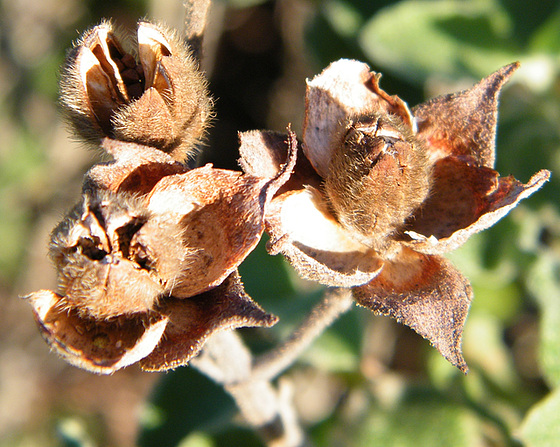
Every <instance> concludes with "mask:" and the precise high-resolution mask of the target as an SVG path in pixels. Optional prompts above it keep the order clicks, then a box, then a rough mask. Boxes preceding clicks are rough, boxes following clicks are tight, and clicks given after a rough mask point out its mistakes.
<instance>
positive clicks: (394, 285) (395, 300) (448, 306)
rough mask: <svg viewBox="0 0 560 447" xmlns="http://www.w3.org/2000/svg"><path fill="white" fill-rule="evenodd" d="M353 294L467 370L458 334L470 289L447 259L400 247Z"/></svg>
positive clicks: (470, 293) (360, 302)
mask: <svg viewBox="0 0 560 447" xmlns="http://www.w3.org/2000/svg"><path fill="white" fill-rule="evenodd" d="M353 293H354V297H355V298H356V301H357V302H358V304H360V305H362V306H365V307H367V308H369V309H371V310H373V311H374V312H375V313H377V314H380V315H386V316H389V317H392V318H395V319H396V320H397V321H399V322H400V323H403V324H405V325H407V326H409V327H411V328H412V329H414V330H415V331H416V332H417V333H418V334H420V335H422V336H423V337H424V338H426V339H428V340H429V341H430V342H431V343H432V344H433V345H434V347H435V348H437V349H438V351H439V352H441V354H442V355H443V356H444V357H445V358H446V359H447V360H448V361H449V362H451V363H452V364H453V365H455V366H456V367H458V368H459V369H460V370H461V371H463V372H467V370H468V368H467V364H466V363H465V360H464V358H463V355H462V354H461V338H462V334H463V325H464V323H465V320H466V318H467V313H468V310H469V306H470V302H471V300H472V289H471V286H470V284H469V282H468V281H467V279H465V278H464V277H463V275H461V273H459V271H457V269H456V268H455V267H454V266H453V265H452V264H451V263H450V262H449V261H448V260H446V259H445V258H442V257H439V256H428V255H423V254H419V253H415V252H414V251H412V250H409V249H404V250H403V251H402V252H401V253H400V254H399V255H398V256H397V257H396V258H395V259H393V260H391V261H389V262H386V263H385V266H384V267H383V270H382V271H381V273H380V274H379V275H378V276H377V277H376V278H375V279H373V280H372V281H371V282H370V283H368V284H366V285H364V286H360V287H356V288H354V290H353Z"/></svg>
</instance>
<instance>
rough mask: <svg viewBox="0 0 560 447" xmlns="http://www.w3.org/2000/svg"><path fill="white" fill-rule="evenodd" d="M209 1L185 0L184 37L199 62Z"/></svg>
mask: <svg viewBox="0 0 560 447" xmlns="http://www.w3.org/2000/svg"><path fill="white" fill-rule="evenodd" d="M210 3H211V0H185V13H186V14H185V38H186V40H187V43H188V44H189V47H190V49H191V51H192V53H193V55H194V57H195V58H196V59H197V60H198V62H199V63H200V61H201V59H202V41H203V38H204V30H205V29H206V19H207V16H208V12H209V10H210Z"/></svg>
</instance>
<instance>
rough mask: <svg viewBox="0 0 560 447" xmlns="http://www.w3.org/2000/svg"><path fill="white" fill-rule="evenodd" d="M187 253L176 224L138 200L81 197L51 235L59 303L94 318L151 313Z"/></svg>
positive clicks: (100, 194) (127, 196)
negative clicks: (61, 293) (153, 211)
mask: <svg viewBox="0 0 560 447" xmlns="http://www.w3.org/2000/svg"><path fill="white" fill-rule="evenodd" d="M192 252H193V251H192V250H191V251H189V249H188V247H184V246H183V244H182V242H181V230H180V228H179V226H178V225H177V224H176V223H175V222H173V221H171V220H169V219H165V218H162V217H161V216H157V215H154V214H153V213H150V212H149V211H147V210H146V209H145V205H144V204H143V200H142V199H139V198H135V197H134V196H132V195H130V194H122V193H121V194H118V195H117V194H114V193H112V192H109V191H102V192H96V193H94V194H85V195H84V196H83V199H82V201H81V202H80V203H79V204H78V205H77V206H76V207H74V209H73V210H72V211H71V212H70V213H69V215H68V216H67V217H66V219H64V220H63V221H62V222H61V223H60V224H59V225H58V226H57V227H56V228H55V229H54V231H53V234H52V237H51V246H50V255H51V257H52V258H53V261H54V262H55V264H56V265H57V267H58V273H59V285H60V290H61V291H63V295H64V299H63V301H62V302H61V303H60V305H61V306H63V307H68V308H74V307H75V308H77V309H79V310H80V312H81V313H82V314H83V315H84V316H88V317H94V318H99V319H107V318H111V317H113V316H118V315H123V314H124V315H131V314H135V313H139V312H147V311H150V310H151V309H152V308H153V307H154V305H155V304H156V301H157V299H158V297H160V296H162V295H164V294H165V293H166V292H169V291H170V290H171V289H172V288H173V282H174V281H175V279H176V278H177V277H178V276H179V275H180V274H181V271H182V269H184V268H185V267H186V265H188V263H189V254H193V253H192Z"/></svg>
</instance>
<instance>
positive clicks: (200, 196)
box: [27, 140, 297, 373]
mask: <svg viewBox="0 0 560 447" xmlns="http://www.w3.org/2000/svg"><path fill="white" fill-rule="evenodd" d="M296 146H297V145H296V144H295V140H294V144H293V147H294V148H295V147H296ZM104 149H105V150H106V151H107V152H109V153H111V154H112V155H113V156H114V157H115V161H113V162H111V163H106V164H100V165H97V166H94V167H93V168H92V169H91V170H90V172H88V174H86V179H85V182H84V191H83V195H82V199H81V201H80V202H79V203H78V204H77V205H76V206H75V207H74V208H73V209H72V211H70V213H69V214H68V216H66V218H65V219H64V220H63V221H62V222H61V223H60V224H59V225H58V226H57V227H56V228H55V230H54V231H53V234H52V237H51V244H50V255H51V258H52V259H53V261H54V263H55V266H56V268H57V272H58V278H59V288H58V290H57V291H56V292H53V291H49V290H41V291H38V292H35V293H32V294H30V295H29V296H28V297H27V298H28V299H29V301H30V303H31V304H32V306H33V308H34V311H35V317H36V319H37V322H38V323H39V326H40V328H41V330H42V333H43V335H44V337H45V338H46V340H47V342H48V343H49V344H50V345H51V346H52V347H53V348H54V349H55V350H56V351H57V352H58V353H59V354H61V355H62V356H63V357H64V358H65V359H66V360H67V361H69V362H70V363H72V364H74V365H77V366H79V367H82V368H84V369H88V370H91V371H95V372H101V373H110V372H113V371H115V370H117V369H119V368H122V367H124V366H127V365H129V364H131V363H134V362H137V361H140V363H141V366H142V367H143V368H144V369H147V370H163V369H168V368H173V367H176V366H179V365H182V364H185V363H186V362H187V361H188V360H189V359H190V358H191V357H193V356H194V355H196V354H197V353H198V351H199V350H200V348H201V346H202V344H203V342H204V340H205V339H206V338H207V337H208V336H209V335H211V334H212V333H213V332H215V331H216V330H221V329H225V328H236V327H241V326H270V325H272V324H274V323H275V322H276V317H274V316H272V315H269V314H266V313H265V312H264V311H263V310H262V309H261V308H260V307H259V306H258V305H257V304H256V303H254V302H253V301H252V300H251V299H250V298H249V297H248V296H247V295H246V293H245V292H244V290H243V286H242V283H241V281H240V279H239V276H238V274H237V267H238V266H239V264H240V263H241V262H242V261H243V259H245V257H246V256H247V255H248V254H249V253H250V252H251V251H252V250H253V249H254V247H255V246H256V244H257V243H258V241H259V239H260V237H261V235H262V232H263V231H264V213H265V209H266V207H267V206H268V203H269V201H270V200H271V198H272V196H273V194H274V193H275V192H276V191H277V190H278V188H279V187H280V186H281V185H282V184H283V183H284V182H285V181H286V180H287V178H288V177H289V175H290V172H291V170H292V168H293V165H294V163H295V161H294V156H295V150H294V151H292V153H291V155H290V161H289V163H287V164H286V165H285V167H284V169H282V170H281V171H280V173H279V175H278V176H276V177H275V178H274V179H263V178H256V177H254V176H251V175H244V174H242V173H240V172H233V171H227V170H221V169H215V168H213V167H212V166H211V165H206V166H204V167H201V168H197V169H193V170H187V169H186V168H185V167H184V166H183V165H182V164H180V163H178V162H176V161H175V160H173V158H171V157H170V156H169V155H167V154H165V153H163V152H161V151H159V150H158V149H155V148H150V147H147V146H140V145H137V144H134V143H124V142H118V141H110V140H106V141H105V142H104ZM139 179H141V180H142V181H138V180H139Z"/></svg>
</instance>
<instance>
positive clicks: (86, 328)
mask: <svg viewBox="0 0 560 447" xmlns="http://www.w3.org/2000/svg"><path fill="white" fill-rule="evenodd" d="M25 298H26V299H27V300H28V301H29V303H30V304H31V305H32V307H33V311H34V315H35V319H36V321H37V324H38V325H39V328H40V330H41V334H42V335H43V338H44V339H45V340H46V342H47V343H48V344H49V346H50V347H51V348H52V349H53V350H54V351H55V352H56V353H57V354H59V355H60V356H61V357H62V358H64V360H66V361H67V362H68V363H70V364H71V365H74V366H77V367H78V368H82V369H85V370H87V371H91V372H95V373H99V374H110V373H112V372H114V371H116V370H118V369H121V368H124V367H126V366H129V365H131V364H133V363H136V362H138V361H139V360H140V359H142V358H144V357H146V356H147V355H149V354H150V353H151V352H152V351H153V350H154V348H155V347H156V346H157V344H158V343H159V342H160V340H161V338H162V336H163V333H164V331H165V328H166V326H167V324H168V317H166V316H163V315H159V314H157V313H155V312H153V313H151V315H150V316H147V315H129V316H120V317H116V318H113V319H108V320H98V319H95V318H91V317H87V316H83V315H80V313H79V312H78V311H77V310H76V309H68V308H65V307H64V306H60V300H61V298H62V297H61V296H60V295H57V294H55V293H54V292H51V291H50V290H40V291H38V292H34V293H32V294H30V295H28V296H26V297H25Z"/></svg>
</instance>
